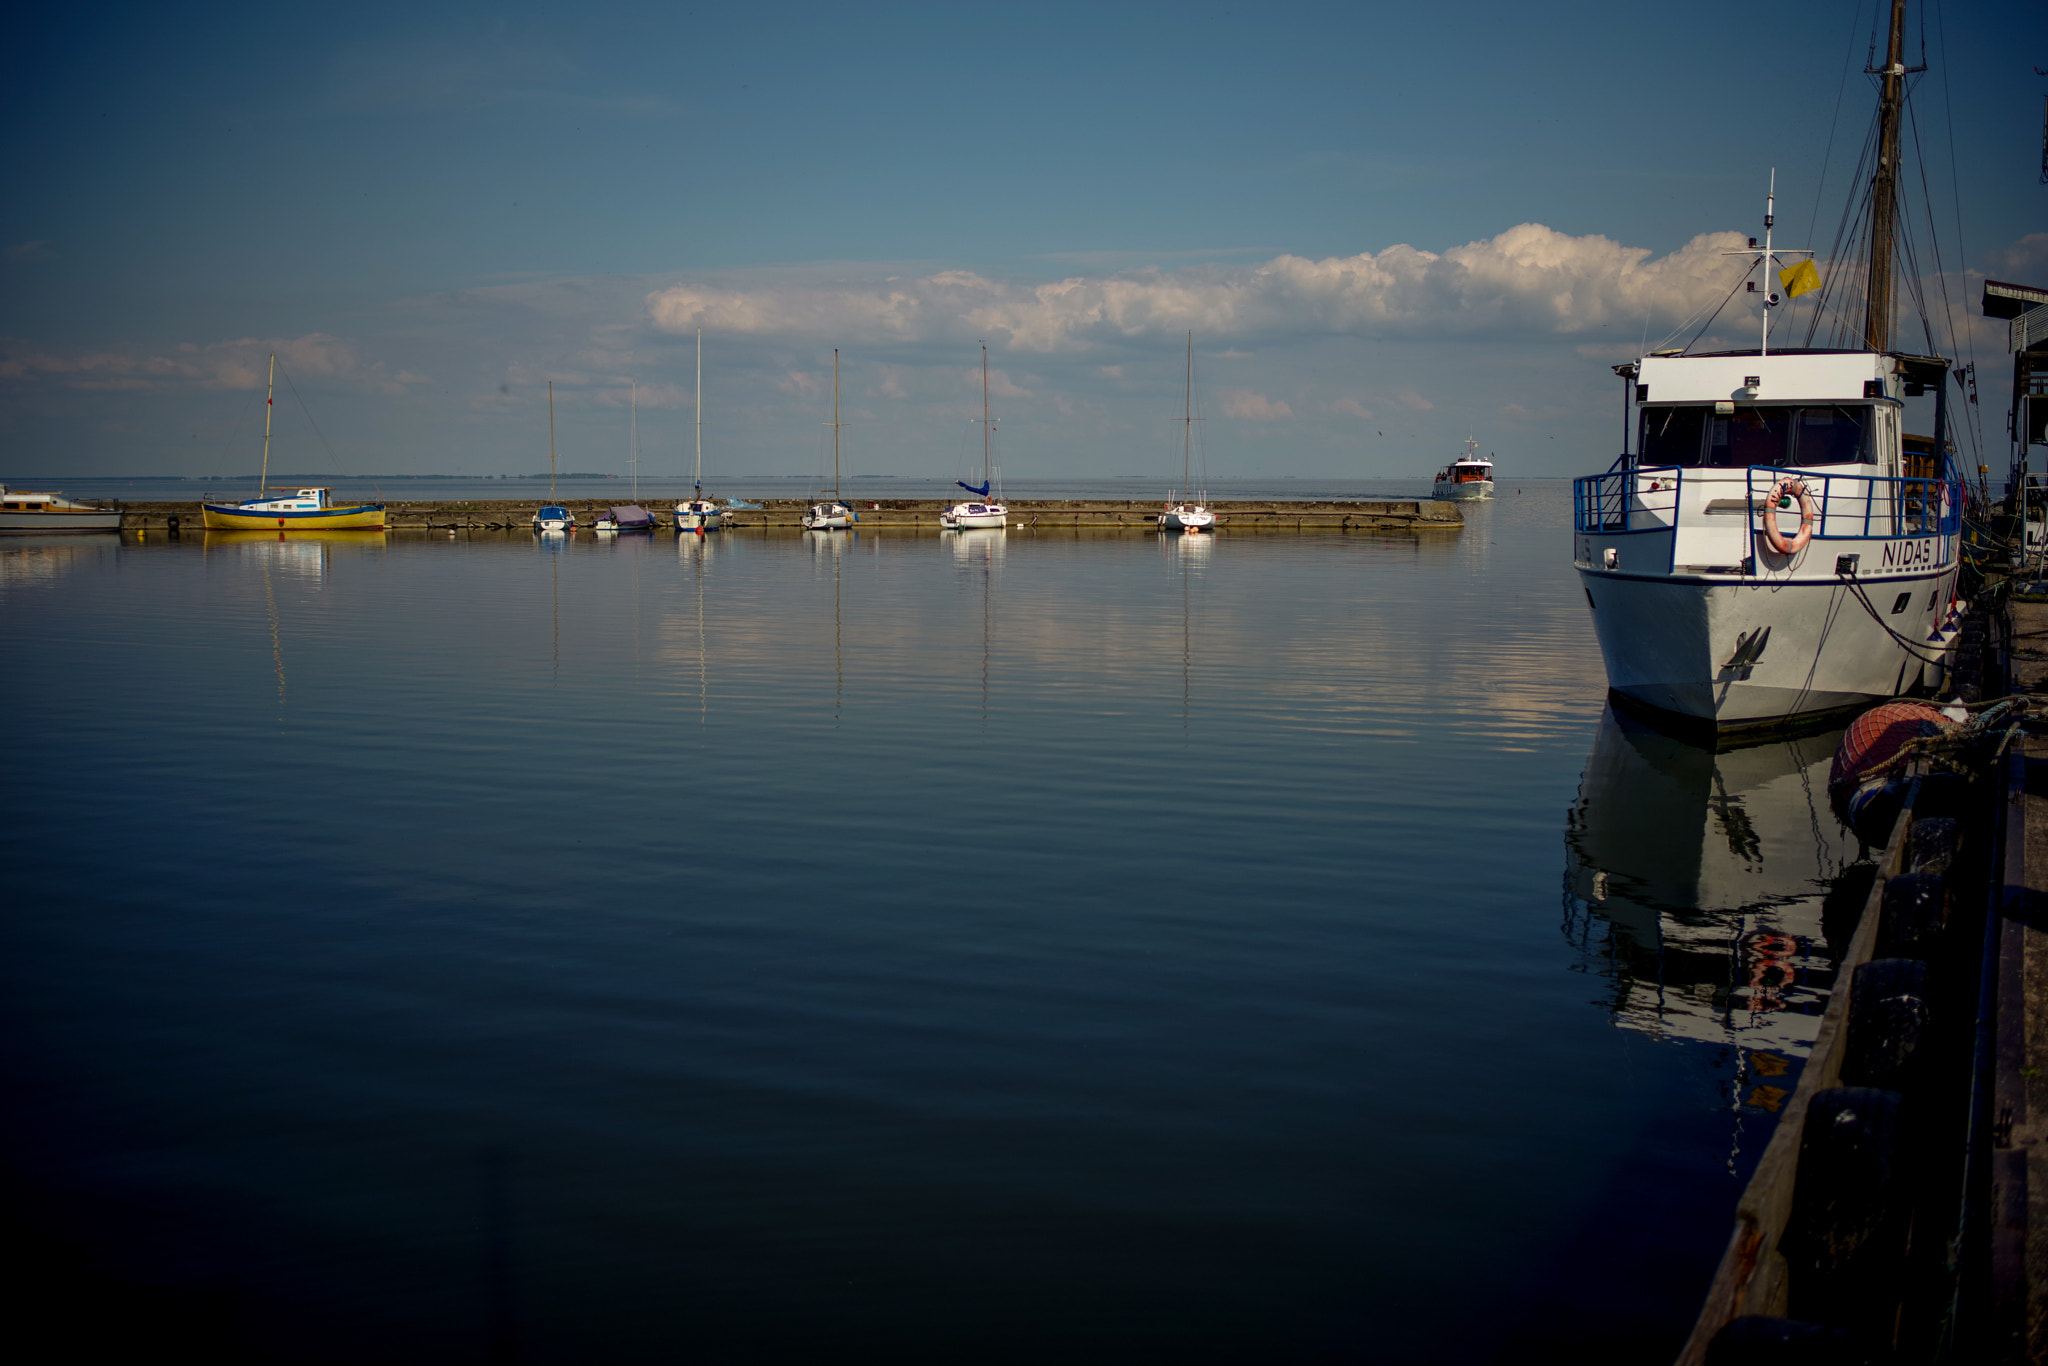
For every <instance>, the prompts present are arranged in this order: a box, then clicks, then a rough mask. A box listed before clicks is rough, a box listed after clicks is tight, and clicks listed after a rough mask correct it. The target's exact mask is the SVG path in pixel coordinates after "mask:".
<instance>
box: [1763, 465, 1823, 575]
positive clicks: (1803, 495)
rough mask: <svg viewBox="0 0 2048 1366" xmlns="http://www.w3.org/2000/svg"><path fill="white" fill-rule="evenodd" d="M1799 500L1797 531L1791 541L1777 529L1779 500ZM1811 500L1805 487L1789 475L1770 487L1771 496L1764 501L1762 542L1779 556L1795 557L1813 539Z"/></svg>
mask: <svg viewBox="0 0 2048 1366" xmlns="http://www.w3.org/2000/svg"><path fill="white" fill-rule="evenodd" d="M1781 497H1782V498H1797V499H1798V500H1799V530H1798V532H1797V534H1795V535H1794V536H1793V537H1792V539H1791V540H1789V541H1788V540H1786V539H1785V533H1784V532H1782V531H1780V530H1779V529H1778V500H1779V498H1781ZM1813 514H1814V508H1813V498H1812V496H1811V495H1810V494H1808V493H1807V491H1806V485H1805V484H1804V483H1803V482H1801V481H1800V480H1797V479H1794V478H1792V477H1790V476H1789V475H1788V476H1787V477H1785V478H1783V479H1780V480H1779V481H1778V482H1777V483H1775V484H1773V485H1772V486H1771V496H1770V497H1769V498H1767V499H1765V500H1764V540H1765V542H1766V543H1768V544H1769V545H1770V547H1771V549H1772V550H1773V551H1775V552H1777V553H1778V554H1780V555H1797V554H1798V553H1799V552H1800V551H1802V550H1804V549H1806V543H1807V542H1808V541H1811V540H1812V539H1813Z"/></svg>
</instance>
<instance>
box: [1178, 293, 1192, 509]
mask: <svg viewBox="0 0 2048 1366" xmlns="http://www.w3.org/2000/svg"><path fill="white" fill-rule="evenodd" d="M1194 451H1195V333H1194V329H1193V328H1189V329H1188V382H1187V387H1186V388H1184V389H1182V390H1181V400H1180V496H1181V499H1182V501H1186V499H1187V496H1188V485H1189V484H1191V483H1193V482H1194V475H1193V473H1192V472H1191V471H1192V470H1193V469H1194V459H1195V454H1194Z"/></svg>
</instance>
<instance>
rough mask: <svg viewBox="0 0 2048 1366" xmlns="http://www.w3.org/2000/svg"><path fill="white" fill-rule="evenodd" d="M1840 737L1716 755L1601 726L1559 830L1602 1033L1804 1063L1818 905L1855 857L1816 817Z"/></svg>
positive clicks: (1819, 1000) (1828, 981) (1829, 973)
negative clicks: (1597, 980) (1618, 1031)
mask: <svg viewBox="0 0 2048 1366" xmlns="http://www.w3.org/2000/svg"><path fill="white" fill-rule="evenodd" d="M1840 735H1841V732H1840V731H1830V732H1828V733H1826V734H1823V735H1817V736H1809V737H1806V738H1803V739H1798V740H1788V741H1780V742H1776V743H1771V744H1762V745H1756V746H1752V747H1749V748H1745V749H1739V750H1734V751H1731V752H1727V753H1721V754H1716V753H1713V752H1711V751H1709V750H1705V749H1700V748H1698V747H1696V746H1693V745H1690V744H1687V743H1685V742H1684V741H1681V740H1677V739H1673V738H1671V737H1669V736H1666V735H1663V734H1660V733H1659V732H1657V731H1654V730H1651V729H1649V728H1647V727H1645V726H1643V725H1642V724H1641V723H1639V722H1636V721H1633V720H1631V719H1630V718H1628V717H1626V716H1622V715H1618V714H1617V713H1616V712H1615V711H1614V710H1613V709H1612V708H1609V709H1608V711H1607V713H1606V714H1605V715H1604V716H1603V717H1602V718H1601V722H1600V729H1599V732H1598V734H1597V736H1596V737H1595V739H1594V742H1593V752H1592V755H1591V756H1590V757H1589V758H1588V759H1587V761H1586V768H1585V775H1584V777H1583V779H1582V780H1581V783H1580V786H1579V799H1578V801H1577V803H1576V804H1575V805H1574V806H1573V807H1572V810H1571V815H1570V817H1569V819H1568V820H1567V822H1566V825H1565V849H1566V867H1567V873H1566V894H1565V932H1566V934H1567V935H1568V936H1569V937H1570V938H1571V940H1572V941H1573V942H1574V943H1575V944H1577V945H1579V946H1580V947H1581V949H1582V950H1583V952H1584V953H1585V955H1586V964H1585V965H1586V966H1587V967H1588V968H1589V969H1591V970H1595V971H1599V972H1602V973H1603V974H1605V975H1607V976H1609V977H1610V978H1611V980H1612V982H1613V992H1614V994H1613V998H1612V1000H1611V1002H1610V1004H1609V1008H1610V1009H1611V1011H1612V1013H1613V1019H1614V1022H1615V1023H1616V1024H1617V1025H1619V1026H1621V1027H1622V1028H1624V1029H1631V1030H1638V1031H1641V1032H1643V1033H1645V1034H1650V1035H1654V1036H1657V1037H1659V1038H1677V1039H1694V1040H1701V1041H1706V1042H1712V1043H1720V1044H1726V1045H1732V1046H1734V1047H1736V1048H1737V1049H1739V1050H1746V1051H1749V1052H1755V1051H1757V1050H1773V1051H1775V1052H1776V1053H1778V1054H1782V1055H1785V1056H1787V1057H1792V1058H1798V1057H1804V1056H1805V1054H1806V1052H1807V1051H1808V1049H1809V1048H1810V1047H1811V1046H1812V1043H1813V1039H1814V1035H1815V1034H1816V1032H1817V1031H1818V1029H1819V1026H1820V1013H1821V1011H1822V1010H1823V1009H1825V1007H1826V1003H1827V995H1828V991H1829V989H1830V987H1831V986H1832V985H1833V981H1834V971H1833V964H1832V960H1831V959H1830V957H1829V954H1828V948H1827V942H1826V938H1825V935H1824V933H1823V930H1822V923H1821V920H1822V906H1823V902H1824V899H1825V897H1826V894H1827V892H1828V889H1829V887H1830V885H1831V884H1832V883H1833V882H1834V881H1835V880H1836V879H1837V878H1839V877H1840V876H1841V874H1842V872H1843V870H1844V869H1845V868H1846V867H1847V866H1848V865H1849V864H1850V863H1851V862H1852V861H1854V860H1855V858H1856V857H1857V855H1858V854H1859V852H1860V848H1859V846H1858V844H1857V841H1856V838H1855V836H1853V835H1852V834H1850V833H1849V832H1848V831H1847V830H1845V829H1844V828H1843V827H1842V826H1841V824H1840V823H1839V822H1837V821H1836V820H1835V818H1834V816H1833V814H1832V813H1831V812H1830V811H1829V810H1828V804H1827V766H1828V763H1829V760H1830V759H1831V758H1832V756H1833V754H1834V750H1835V745H1836V742H1837V740H1838V739H1839V738H1840ZM1769 1100H1770V1097H1769V1096H1768V1095H1766V1096H1765V1097H1764V1098H1763V1101H1764V1103H1766V1107H1767V1108H1769V1106H1768V1102H1769Z"/></svg>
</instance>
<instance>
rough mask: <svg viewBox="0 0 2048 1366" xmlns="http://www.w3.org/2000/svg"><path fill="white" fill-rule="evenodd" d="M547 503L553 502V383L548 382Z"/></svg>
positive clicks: (551, 381)
mask: <svg viewBox="0 0 2048 1366" xmlns="http://www.w3.org/2000/svg"><path fill="white" fill-rule="evenodd" d="M548 501H549V502H550V503H552V502H554V501H555V382H554V381H553V380H549V381H548Z"/></svg>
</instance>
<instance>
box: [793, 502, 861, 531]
mask: <svg viewBox="0 0 2048 1366" xmlns="http://www.w3.org/2000/svg"><path fill="white" fill-rule="evenodd" d="M852 525H853V509H852V508H850V507H847V506H845V505H844V504H840V503H832V504H816V505H813V506H812V508H811V510H810V511H809V512H806V513H805V514H804V530H805V531H844V530H846V529H847V528H848V527H850V526H852Z"/></svg>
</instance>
